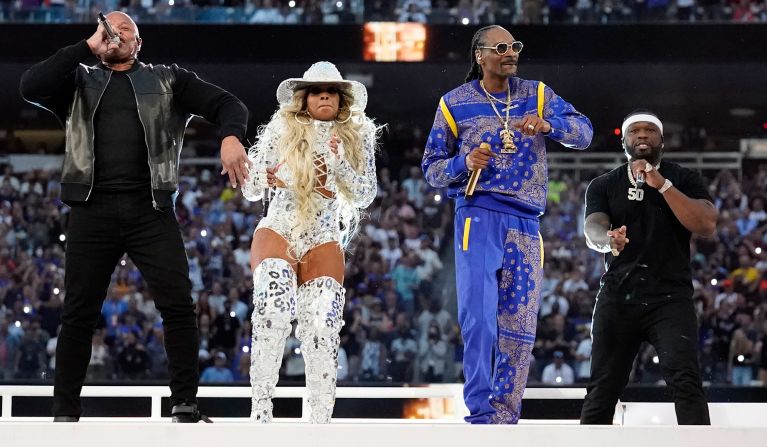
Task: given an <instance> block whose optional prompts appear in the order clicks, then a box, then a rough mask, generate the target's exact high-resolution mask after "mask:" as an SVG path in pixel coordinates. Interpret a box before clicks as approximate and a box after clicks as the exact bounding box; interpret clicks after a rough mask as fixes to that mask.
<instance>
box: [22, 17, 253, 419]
mask: <svg viewBox="0 0 767 447" xmlns="http://www.w3.org/2000/svg"><path fill="white" fill-rule="evenodd" d="M107 21H108V22H109V24H110V26H111V27H112V29H113V30H114V32H115V34H116V35H117V36H118V37H119V40H116V41H112V40H111V39H110V38H109V36H108V34H107V32H106V30H105V28H104V26H103V25H102V24H99V25H98V28H97V29H96V32H95V33H94V34H93V35H92V36H90V37H89V38H88V39H87V40H83V41H81V42H79V43H77V44H75V45H71V46H68V47H64V48H62V49H60V50H58V51H57V52H56V53H55V54H54V55H53V56H51V57H50V58H48V59H46V60H45V61H43V62H40V63H38V64H36V65H34V66H33V67H31V68H30V69H29V70H27V71H26V72H25V73H24V75H23V76H22V79H21V94H22V96H23V97H24V99H26V100H27V101H29V102H31V103H33V104H35V105H37V106H39V107H42V108H44V109H46V110H49V111H50V112H52V113H54V114H55V115H56V117H57V118H58V119H59V121H60V122H61V123H62V124H63V125H64V127H65V128H66V153H65V155H64V164H63V166H62V173H61V198H62V200H63V201H64V202H65V203H66V204H67V205H69V206H70V207H71V212H70V218H69V226H68V229H67V247H66V266H65V268H66V272H65V279H64V282H65V287H66V298H65V300H64V309H63V312H62V316H61V324H62V327H61V334H60V335H59V342H58V345H57V348H56V359H57V363H56V373H55V379H54V399H53V414H54V421H57V422H75V421H77V420H79V418H80V415H81V413H82V406H81V403H80V391H81V389H82V385H83V381H84V380H85V373H86V370H87V368H88V362H89V359H90V355H91V337H92V335H93V331H94V328H95V327H96V325H97V324H98V322H99V318H100V314H101V309H102V304H103V302H104V298H105V296H106V293H107V287H108V286H109V283H110V278H111V275H112V272H113V271H114V268H115V265H117V262H118V261H119V260H120V258H121V257H122V256H123V255H124V254H127V255H128V256H130V258H131V259H132V260H133V262H134V263H135V264H136V266H137V267H138V268H139V270H140V271H141V274H142V276H143V278H144V280H145V281H146V283H147V285H148V288H149V292H150V293H151V294H152V296H153V297H154V302H155V305H156V306H157V308H158V310H159V311H160V313H161V315H162V323H163V328H164V331H165V349H166V352H167V354H168V368H169V372H170V388H171V398H170V400H171V405H172V410H171V413H172V415H173V421H174V422H198V421H199V420H200V419H201V415H200V413H199V411H198V410H197V400H196V396H197V386H198V382H199V375H198V369H197V353H198V349H199V346H198V345H199V336H198V331H197V319H196V317H195V313H194V305H193V303H192V297H191V282H190V280H189V266H188V263H187V258H186V252H185V250H184V243H183V241H182V239H181V232H180V231H179V227H178V222H177V220H176V215H175V212H174V199H175V197H176V195H177V193H178V160H179V154H180V152H181V147H182V142H183V139H184V130H185V128H186V125H187V123H188V122H189V119H190V118H191V117H192V115H199V116H202V117H203V118H205V119H207V120H208V121H210V122H212V123H215V125H216V126H217V128H218V136H219V138H220V142H221V163H222V165H223V172H224V173H227V174H229V183H231V184H232V186H233V187H234V186H236V185H237V184H239V183H242V182H244V181H245V177H244V173H245V172H246V170H245V166H246V164H247V163H249V161H248V158H247V155H246V153H245V149H244V148H243V146H242V144H241V143H240V140H241V139H242V138H243V137H244V136H245V131H246V125H247V118H248V113H247V109H246V108H245V106H244V105H243V104H242V102H240V100H238V99H237V98H236V97H234V96H233V95H232V94H231V93H229V92H227V91H225V90H223V89H221V88H220V87H217V86H215V85H213V84H210V83H207V82H205V81H203V80H201V79H200V78H198V77H197V75H196V74H194V73H193V72H190V71H187V70H184V69H183V68H180V67H178V66H177V65H175V64H174V65H171V66H166V65H147V64H143V63H141V62H139V61H138V59H137V56H138V53H139V51H140V50H141V44H142V40H141V37H139V31H138V27H137V26H136V23H134V22H133V20H132V19H131V18H130V17H129V16H128V15H126V14H123V13H121V12H113V13H110V14H109V15H107ZM94 56H95V57H96V58H97V59H99V61H100V62H99V63H97V64H96V65H86V62H88V61H90V60H92V59H93V57H94ZM118 315H119V313H118V314H115V318H118ZM116 322H117V321H115V323H116ZM117 343H118V344H119V343H120V341H119V340H118V341H117Z"/></svg>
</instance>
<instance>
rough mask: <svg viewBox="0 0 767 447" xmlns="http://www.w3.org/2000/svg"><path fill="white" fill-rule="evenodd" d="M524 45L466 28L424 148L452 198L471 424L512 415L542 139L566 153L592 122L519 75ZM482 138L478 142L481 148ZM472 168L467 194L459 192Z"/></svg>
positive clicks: (537, 276)
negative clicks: (459, 69) (462, 56)
mask: <svg viewBox="0 0 767 447" xmlns="http://www.w3.org/2000/svg"><path fill="white" fill-rule="evenodd" d="M521 51H522V43H521V42H519V41H515V40H514V38H513V37H512V35H511V34H510V33H509V32H508V31H507V30H505V29H504V28H502V27H500V26H488V27H485V28H482V29H480V30H479V31H477V33H476V34H475V35H474V39H473V40H472V46H471V61H472V67H471V70H470V71H469V74H468V76H467V78H466V83H465V84H463V85H461V86H459V87H458V88H456V89H454V90H452V91H450V92H449V93H447V94H445V95H444V96H443V97H442V98H441V99H440V103H439V107H438V109H437V115H436V118H435V120H434V125H433V127H432V129H431V133H430V134H429V140H428V142H427V144H426V149H425V152H424V156H423V163H422V168H423V172H424V174H425V176H426V180H427V182H428V183H429V184H430V185H432V186H433V187H436V188H443V187H447V188H448V196H449V197H451V198H453V199H455V201H456V211H455V258H456V261H455V262H456V272H457V278H456V283H457V291H458V319H459V322H460V324H461V333H462V335H463V339H464V362H463V364H464V376H465V378H466V383H465V386H464V399H465V402H466V406H467V407H468V409H469V411H470V413H471V414H470V415H469V416H468V417H467V418H466V420H467V421H468V422H471V423H480V424H490V423H493V424H514V423H516V422H517V421H518V420H519V414H520V408H521V401H522V394H523V393H524V389H525V384H526V382H527V373H528V369H529V366H530V360H531V351H532V347H533V344H534V342H535V327H536V320H537V316H538V300H539V297H540V287H541V280H542V278H543V242H542V241H541V237H540V233H539V231H538V229H539V217H540V216H541V215H542V214H543V212H544V210H545V209H546V184H547V180H548V175H547V166H546V145H545V137H548V138H551V139H552V140H554V141H557V142H559V143H561V144H563V145H564V146H566V147H569V148H573V149H585V148H586V147H587V146H588V145H589V144H590V143H591V137H592V133H593V131H592V128H591V122H590V121H589V120H588V118H586V117H585V116H584V115H582V114H580V113H579V112H578V111H576V110H575V108H573V106H572V105H570V104H569V103H568V102H566V101H565V100H563V99H562V98H560V97H559V96H557V95H556V94H555V93H554V92H553V91H552V90H551V89H550V88H548V87H547V86H545V85H544V84H543V83H542V82H539V81H528V80H524V79H520V78H518V77H516V73H517V62H518V60H519V53H520V52H521ZM480 145H482V146H480ZM480 169H481V174H480V175H479V180H478V182H477V185H476V189H475V192H474V194H473V195H471V196H469V197H464V195H465V193H466V189H467V183H468V180H469V178H470V175H471V173H472V172H473V171H477V170H480Z"/></svg>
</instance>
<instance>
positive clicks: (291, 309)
mask: <svg viewBox="0 0 767 447" xmlns="http://www.w3.org/2000/svg"><path fill="white" fill-rule="evenodd" d="M296 286H297V284H296V273H295V271H294V270H293V268H292V267H291V266H290V264H289V263H288V262H287V261H285V260H283V259H278V258H267V259H264V260H263V261H262V262H261V264H259V265H258V267H257V268H256V270H255V271H254V272H253V304H254V306H255V309H254V310H253V317H252V319H253V340H252V343H251V351H250V384H251V386H252V387H253V406H252V409H251V413H250V419H251V420H252V421H256V422H263V423H266V422H271V420H272V408H273V406H272V397H273V396H274V388H275V387H276V386H277V380H278V379H279V371H280V365H281V364H282V355H283V350H284V349H285V340H286V339H287V338H288V335H290V330H291V325H290V322H291V321H292V320H293V319H294V318H295V311H296Z"/></svg>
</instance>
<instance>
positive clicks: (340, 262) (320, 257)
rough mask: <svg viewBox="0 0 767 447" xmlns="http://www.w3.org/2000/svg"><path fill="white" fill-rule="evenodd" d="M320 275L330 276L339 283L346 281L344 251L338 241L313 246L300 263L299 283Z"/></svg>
mask: <svg viewBox="0 0 767 447" xmlns="http://www.w3.org/2000/svg"><path fill="white" fill-rule="evenodd" d="M320 276H330V277H331V278H333V279H335V280H336V281H338V283H339V284H343V283H344V251H343V250H342V249H341V244H339V243H338V242H336V241H332V242H326V243H324V244H320V245H318V246H316V247H314V248H312V249H311V250H309V251H308V252H306V254H305V255H304V257H303V258H301V262H300V263H299V264H298V284H303V283H305V282H308V281H311V280H312V279H314V278H319V277H320Z"/></svg>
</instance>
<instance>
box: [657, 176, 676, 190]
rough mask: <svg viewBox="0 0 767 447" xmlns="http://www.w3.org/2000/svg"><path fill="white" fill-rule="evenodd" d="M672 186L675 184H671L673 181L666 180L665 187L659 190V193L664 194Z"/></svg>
mask: <svg viewBox="0 0 767 447" xmlns="http://www.w3.org/2000/svg"><path fill="white" fill-rule="evenodd" d="M672 186H674V184H673V183H671V180H669V179H666V181H665V182H663V186H661V187H660V188H658V192H659V193H661V194H663V193H664V192H666V191H668V189H669V188H671V187H672Z"/></svg>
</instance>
